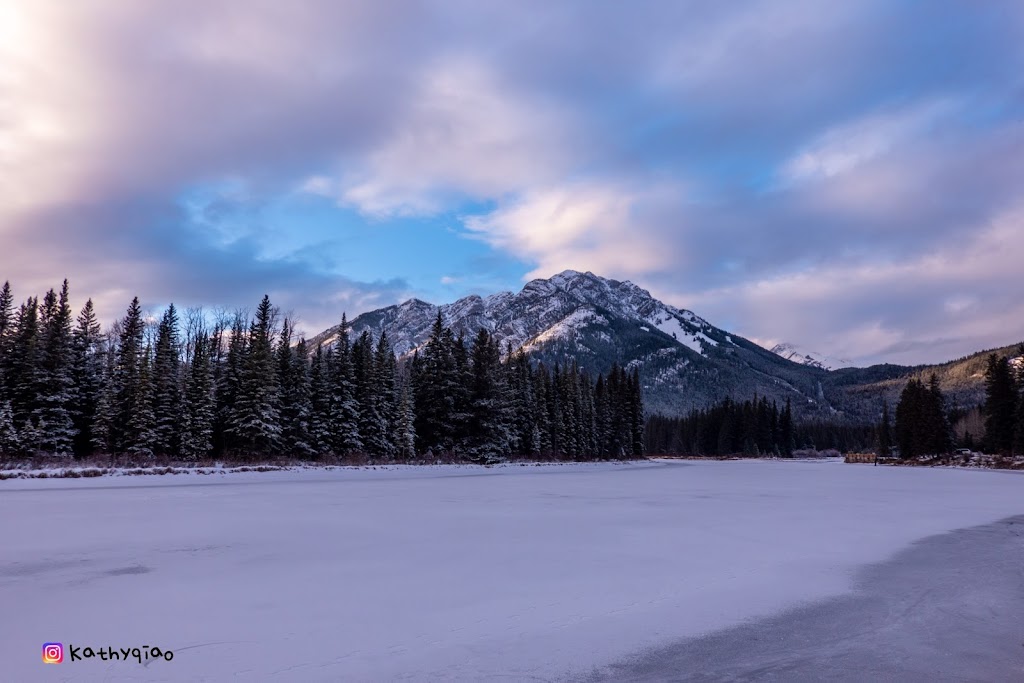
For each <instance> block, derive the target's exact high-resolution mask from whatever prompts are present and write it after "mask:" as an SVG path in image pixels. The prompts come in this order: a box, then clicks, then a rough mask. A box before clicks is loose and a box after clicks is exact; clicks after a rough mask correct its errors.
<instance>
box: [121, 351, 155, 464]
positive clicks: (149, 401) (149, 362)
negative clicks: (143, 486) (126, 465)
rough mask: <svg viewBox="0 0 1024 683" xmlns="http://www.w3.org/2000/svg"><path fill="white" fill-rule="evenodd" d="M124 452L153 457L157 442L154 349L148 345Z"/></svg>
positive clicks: (130, 412) (130, 405)
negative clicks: (154, 410)
mask: <svg viewBox="0 0 1024 683" xmlns="http://www.w3.org/2000/svg"><path fill="white" fill-rule="evenodd" d="M131 401H132V402H131V403H130V404H129V407H128V422H127V426H126V428H125V435H124V452H125V453H129V454H131V455H133V456H135V457H137V458H143V459H149V458H152V457H153V455H154V453H153V446H154V444H156V441H157V435H156V416H155V415H154V414H153V349H152V347H150V346H148V345H147V346H146V348H145V350H144V351H143V352H142V356H141V357H140V358H139V368H138V379H137V381H136V387H135V391H134V392H132V394H131Z"/></svg>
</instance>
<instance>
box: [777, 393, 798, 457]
mask: <svg viewBox="0 0 1024 683" xmlns="http://www.w3.org/2000/svg"><path fill="white" fill-rule="evenodd" d="M795 437H796V433H795V431H794V429H793V403H792V401H791V400H790V399H789V398H787V399H786V407H785V408H783V410H782V415H781V416H780V418H779V438H780V439H781V440H782V443H780V444H779V447H780V448H779V450H780V451H781V453H782V456H783V457H786V458H792V457H793V451H794V450H796V438H795Z"/></svg>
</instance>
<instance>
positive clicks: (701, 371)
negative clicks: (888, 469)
mask: <svg viewBox="0 0 1024 683" xmlns="http://www.w3.org/2000/svg"><path fill="white" fill-rule="evenodd" d="M438 310H440V313H441V317H442V320H443V321H444V323H445V325H447V326H450V327H451V328H453V330H454V331H455V332H456V333H459V332H461V333H463V334H465V335H466V337H467V338H469V337H471V335H473V334H474V333H475V332H476V331H477V330H478V329H479V328H481V327H483V328H486V329H487V330H488V331H490V332H491V333H492V334H495V335H496V336H497V337H498V338H499V339H500V340H501V343H502V345H503V346H504V345H505V344H511V345H512V347H513V348H520V347H522V348H523V349H525V350H526V351H527V353H529V354H530V355H531V356H532V357H534V358H535V359H537V360H539V361H542V362H545V363H548V364H553V363H556V362H557V363H562V364H568V363H572V362H576V363H578V364H579V365H580V366H582V367H583V368H585V369H587V370H590V371H592V372H594V373H598V372H607V371H608V369H609V368H610V367H611V365H612V364H613V363H614V362H618V363H619V364H621V365H624V366H626V367H627V368H630V369H631V368H634V367H636V368H637V369H639V371H640V376H641V379H642V382H643V385H644V387H645V401H646V404H647V407H648V409H649V410H650V411H652V412H664V413H676V412H680V411H689V410H690V409H691V408H700V407H704V406H707V405H710V404H711V403H713V402H716V401H719V400H721V399H723V398H725V397H726V396H734V397H739V396H749V395H752V394H753V393H754V392H757V394H758V395H761V396H768V397H769V398H772V399H776V400H779V401H780V402H784V401H785V400H786V398H791V399H793V401H794V402H795V403H799V404H800V406H799V407H798V408H797V410H798V412H804V413H806V412H814V411H817V410H821V409H827V406H825V405H824V403H823V402H822V398H823V396H822V393H821V385H820V380H821V379H822V378H823V377H824V376H825V375H826V374H827V373H826V372H825V371H824V370H822V369H820V368H811V367H807V366H804V365H801V364H798V363H793V362H791V361H789V360H787V359H785V358H782V357H780V356H778V355H777V354H774V353H772V352H770V351H768V350H766V349H764V348H762V347H760V346H758V345H757V344H755V343H753V342H751V341H749V340H747V339H744V338H743V337H741V336H739V335H735V334H731V333H729V332H726V331H725V330H722V329H719V328H717V327H715V326H714V325H712V324H711V323H709V322H708V321H706V320H704V319H703V318H701V317H699V316H697V315H696V314H694V313H693V312H691V311H687V310H683V309H679V308H676V307H674V306H670V305H668V304H665V303H663V302H661V301H658V300H657V299H655V298H654V297H652V296H651V294H650V292H648V291H646V290H644V289H641V288H640V287H638V286H636V285H634V284H633V283H631V282H628V281H627V282H620V281H617V280H610V279H606V278H602V277H599V276H597V275H594V274H593V273H589V272H588V273H579V272H576V271H571V270H568V271H565V272H563V273H559V274H558V275H555V276H554V277H552V278H550V279H547V280H545V279H537V280H533V281H531V282H529V283H527V284H526V286H525V287H523V289H522V291H520V292H518V293H511V292H501V293H498V294H493V295H491V296H488V297H480V296H476V295H473V296H468V297H466V298H464V299H459V300H458V301H455V302H453V303H450V304H444V305H442V306H440V307H437V306H433V305H431V304H428V303H426V302H424V301H420V300H418V299H410V300H409V301H406V302H405V303H402V304H399V305H397V306H389V307H387V308H382V309H379V310H376V311H371V312H369V313H364V314H362V315H360V316H359V317H357V318H355V319H354V320H352V321H351V323H350V328H351V334H353V335H358V334H361V333H362V332H363V331H364V330H366V331H368V332H370V333H371V334H373V335H374V336H378V335H379V334H380V333H381V332H382V331H383V330H387V333H388V336H389V337H390V339H391V341H392V343H393V344H394V347H395V352H396V353H397V354H399V355H400V356H404V355H408V354H410V353H411V352H412V351H413V350H415V349H416V348H418V347H419V346H421V345H422V344H424V343H425V342H426V340H427V338H428V336H429V335H430V329H431V326H432V325H433V323H434V319H435V317H436V316H437V312H438ZM336 336H337V327H333V328H330V329H328V330H325V331H324V332H322V333H321V334H319V335H317V336H316V337H314V338H313V339H312V340H311V341H312V346H311V348H315V347H316V345H317V344H318V343H323V344H329V343H331V342H333V341H334V339H335V338H336Z"/></svg>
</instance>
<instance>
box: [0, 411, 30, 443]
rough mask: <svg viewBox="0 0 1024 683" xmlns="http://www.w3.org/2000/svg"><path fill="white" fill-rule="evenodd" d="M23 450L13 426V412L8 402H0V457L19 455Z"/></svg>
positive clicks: (19, 437)
mask: <svg viewBox="0 0 1024 683" xmlns="http://www.w3.org/2000/svg"><path fill="white" fill-rule="evenodd" d="M23 450H24V448H23V445H22V443H21V436H20V435H19V434H18V429H17V427H15V426H14V411H13V410H11V402H10V401H0V455H5V456H13V455H19V454H20V453H21V452H22V451H23Z"/></svg>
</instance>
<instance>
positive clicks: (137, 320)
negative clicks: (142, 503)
mask: <svg viewBox="0 0 1024 683" xmlns="http://www.w3.org/2000/svg"><path fill="white" fill-rule="evenodd" d="M144 331H145V326H144V321H143V319H142V306H140V305H139V298H138V297H135V298H134V299H132V302H131V304H130V305H129V306H128V312H127V314H126V315H125V317H124V319H123V320H122V321H121V336H120V341H119V344H118V349H117V361H116V364H115V366H114V373H113V377H112V381H113V385H114V386H113V390H114V392H115V395H114V397H113V398H114V413H115V415H116V418H115V419H114V420H111V422H110V442H111V446H112V450H113V452H127V451H129V450H130V449H131V448H132V447H133V446H134V447H135V448H136V452H137V451H138V449H139V448H142V447H143V446H145V447H146V448H151V447H152V444H151V443H145V444H143V443H142V442H141V441H140V440H141V439H145V437H146V436H148V431H147V429H145V428H148V426H149V425H146V424H145V423H146V415H143V416H137V415H135V413H136V412H137V411H139V410H143V409H144V410H145V411H147V412H149V411H151V406H150V405H149V396H148V391H149V387H148V386H143V376H142V374H143V365H144V362H145V358H144V355H143V348H142V338H143V334H144ZM146 380H147V383H148V377H147V378H146ZM133 415H135V418H134V421H133ZM132 424H136V426H137V427H138V426H140V425H141V426H142V427H144V428H143V429H141V430H140V429H135V430H134V432H133V430H132V427H131V425H132Z"/></svg>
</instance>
